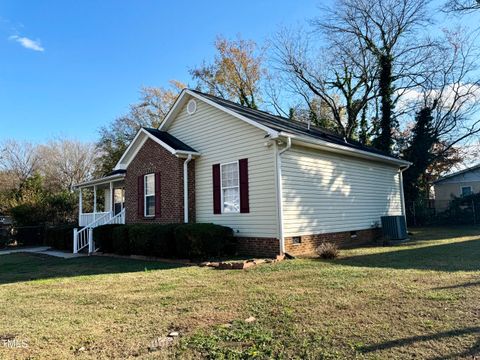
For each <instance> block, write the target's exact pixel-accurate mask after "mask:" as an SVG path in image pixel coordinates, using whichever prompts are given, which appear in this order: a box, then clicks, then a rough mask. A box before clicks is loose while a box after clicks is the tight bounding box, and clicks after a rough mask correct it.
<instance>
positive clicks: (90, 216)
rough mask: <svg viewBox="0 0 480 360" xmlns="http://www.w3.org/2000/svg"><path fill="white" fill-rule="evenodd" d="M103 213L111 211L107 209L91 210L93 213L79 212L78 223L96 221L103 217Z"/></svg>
mask: <svg viewBox="0 0 480 360" xmlns="http://www.w3.org/2000/svg"><path fill="white" fill-rule="evenodd" d="M105 215H111V212H110V211H107V212H93V213H83V214H80V215H79V219H78V225H80V226H87V225H89V224H92V223H93V222H95V221H97V220H98V219H100V218H102V217H104V216H105Z"/></svg>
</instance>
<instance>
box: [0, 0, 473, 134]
mask: <svg viewBox="0 0 480 360" xmlns="http://www.w3.org/2000/svg"><path fill="white" fill-rule="evenodd" d="M327 1H328V2H329V1H330V0H323V1H322V0H302V1H301V2H298V1H290V0H244V1H242V2H232V1H225V0H217V1H208V2H205V1H203V2H200V1H160V0H157V1H154V0H139V1H134V0H129V1H127V0H101V1H96V0H82V1H65V0H45V1H19V0H2V1H1V2H0V141H2V140H3V139H6V138H16V139H19V140H29V141H33V142H42V141H45V140H47V139H50V138H52V137H54V136H68V137H71V138H77V139H80V140H87V141H94V140H96V138H97V136H98V129H99V127H100V126H102V125H105V124H107V123H108V122H110V121H112V120H113V119H114V118H115V117H117V116H120V115H122V114H124V113H125V112H126V111H127V109H128V105H129V104H131V103H133V102H136V101H137V99H138V91H139V89H140V87H141V86H166V85H168V81H169V80H170V79H176V80H180V81H183V82H188V81H189V80H190V76H189V74H188V69H189V68H191V67H193V66H195V65H199V64H200V63H201V62H202V60H203V59H207V60H209V59H211V58H212V57H213V54H214V49H213V41H214V39H215V37H216V35H218V34H222V35H224V36H226V37H229V38H233V37H235V36H236V35H238V34H241V36H242V37H243V38H246V39H253V40H256V41H257V42H258V43H262V42H263V41H265V40H266V39H267V38H268V37H269V36H270V35H271V34H272V33H274V32H275V31H276V30H277V29H278V28H279V26H280V25H295V24H303V25H305V24H306V21H307V20H308V19H311V18H312V17H314V16H317V15H319V14H320V10H319V8H318V6H319V5H320V4H325V3H326V2H327ZM435 3H436V4H437V5H438V4H440V3H443V0H435ZM437 13H438V12H437ZM477 16H478V15H477ZM440 17H442V20H445V17H444V16H440ZM462 21H463V22H467V23H471V24H473V23H478V19H477V21H476V20H475V19H473V20H472V18H471V17H470V18H466V17H465V18H462Z"/></svg>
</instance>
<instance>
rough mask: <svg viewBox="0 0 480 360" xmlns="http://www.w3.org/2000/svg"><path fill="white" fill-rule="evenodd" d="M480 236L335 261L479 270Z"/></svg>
mask: <svg viewBox="0 0 480 360" xmlns="http://www.w3.org/2000/svg"><path fill="white" fill-rule="evenodd" d="M479 259H480V240H469V241H462V242H455V243H448V244H438V245H432V246H419V247H410V248H407V249H405V248H400V249H398V250H397V251H395V250H393V249H392V251H389V252H381V253H376V254H366V255H357V256H351V257H348V258H344V259H340V260H337V261H335V262H336V263H337V264H342V265H347V266H361V267H377V268H390V269H419V270H436V271H479V270H480V260H479Z"/></svg>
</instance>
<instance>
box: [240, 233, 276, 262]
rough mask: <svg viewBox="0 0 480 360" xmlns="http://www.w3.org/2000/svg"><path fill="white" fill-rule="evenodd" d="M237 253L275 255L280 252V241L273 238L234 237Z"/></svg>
mask: <svg viewBox="0 0 480 360" xmlns="http://www.w3.org/2000/svg"><path fill="white" fill-rule="evenodd" d="M235 239H236V240H237V252H238V254H239V255H249V256H256V257H272V258H273V257H275V256H277V255H278V254H279V253H280V242H279V241H278V239H275V238H262V237H258V238H256V237H236V238H235Z"/></svg>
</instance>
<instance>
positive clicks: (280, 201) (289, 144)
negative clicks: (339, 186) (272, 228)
mask: <svg viewBox="0 0 480 360" xmlns="http://www.w3.org/2000/svg"><path fill="white" fill-rule="evenodd" d="M291 147H292V139H291V138H290V137H287V146H286V147H284V148H283V149H282V150H280V151H278V152H277V189H278V194H277V201H278V205H277V206H278V225H279V226H278V230H279V237H280V254H281V255H283V254H285V236H284V229H283V185H282V159H281V155H282V154H283V153H284V152H285V151H287V150H288V149H290V148H291Z"/></svg>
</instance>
